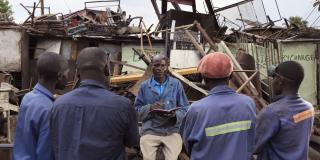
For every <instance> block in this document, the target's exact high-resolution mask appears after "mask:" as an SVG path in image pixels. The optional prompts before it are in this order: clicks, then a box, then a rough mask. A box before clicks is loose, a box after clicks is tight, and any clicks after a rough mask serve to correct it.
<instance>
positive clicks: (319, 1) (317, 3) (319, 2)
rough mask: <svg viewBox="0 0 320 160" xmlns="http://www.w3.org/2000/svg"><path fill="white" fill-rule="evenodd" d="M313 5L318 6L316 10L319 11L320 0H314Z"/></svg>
mask: <svg viewBox="0 0 320 160" xmlns="http://www.w3.org/2000/svg"><path fill="white" fill-rule="evenodd" d="M313 7H318V11H320V0H316V1H314V3H313Z"/></svg>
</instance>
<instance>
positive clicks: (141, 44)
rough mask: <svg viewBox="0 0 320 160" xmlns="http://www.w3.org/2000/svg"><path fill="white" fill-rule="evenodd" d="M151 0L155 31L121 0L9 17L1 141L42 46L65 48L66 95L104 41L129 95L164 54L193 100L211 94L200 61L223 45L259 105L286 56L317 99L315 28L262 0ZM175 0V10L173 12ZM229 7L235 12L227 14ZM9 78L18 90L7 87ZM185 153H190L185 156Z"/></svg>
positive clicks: (116, 83) (8, 135) (117, 80)
mask: <svg viewBox="0 0 320 160" xmlns="http://www.w3.org/2000/svg"><path fill="white" fill-rule="evenodd" d="M151 2H152V4H153V6H154V9H155V12H156V14H157V16H158V18H159V24H158V25H157V26H156V29H155V31H153V32H151V27H147V26H146V25H145V23H144V21H143V17H131V16H127V13H126V12H125V11H122V10H121V8H120V1H119V0H118V1H116V3H117V5H116V6H117V8H116V10H111V9H110V8H108V7H107V8H106V9H105V10H103V11H101V10H93V9H89V8H87V4H88V3H85V6H86V7H85V9H83V10H79V11H76V12H73V13H69V14H62V13H58V14H48V15H43V16H40V17H35V16H34V11H35V10H36V8H37V4H34V6H33V10H32V11H29V10H28V12H29V14H30V16H29V17H28V18H27V19H26V21H25V22H24V23H23V24H19V25H18V24H14V23H12V22H10V21H7V20H6V19H3V21H1V22H0V35H1V36H0V42H1V43H0V47H1V48H3V50H2V51H0V53H1V54H0V68H1V71H2V74H1V77H2V78H1V82H5V83H3V84H2V85H1V89H0V95H1V94H2V95H3V96H1V97H3V98H2V99H3V100H4V101H3V102H1V106H0V109H1V108H2V109H3V111H2V110H0V111H2V112H3V113H2V114H0V123H1V124H0V126H1V127H2V126H6V127H2V128H1V127H0V143H1V142H2V143H12V142H13V140H14V139H13V136H12V135H13V133H14V126H15V121H16V119H15V117H16V115H17V111H18V105H17V104H18V103H19V98H20V99H21V97H22V96H23V95H24V94H25V93H26V92H28V91H30V90H31V88H32V87H33V86H34V85H35V83H36V82H37V76H36V73H35V71H34V70H35V62H36V59H37V57H38V56H39V55H40V54H41V53H42V52H44V51H52V52H56V53H59V54H61V55H63V56H65V57H66V58H67V59H68V60H69V65H70V75H69V77H70V79H69V87H68V89H67V90H65V91H59V93H61V94H62V93H63V92H66V91H68V90H71V89H73V88H74V87H76V86H77V81H78V80H77V76H76V70H75V61H76V59H77V56H78V53H79V52H80V50H82V49H83V48H85V47H93V46H95V47H101V48H104V49H105V50H106V52H107V53H108V54H110V56H111V62H112V66H111V72H112V75H113V77H112V79H111V83H112V90H114V91H116V92H118V93H119V94H121V95H124V96H127V97H129V98H131V99H133V98H134V97H135V94H136V93H137V90H138V88H139V85H140V83H141V82H142V81H143V80H145V79H147V78H148V76H150V75H151V71H150V68H149V67H148V65H149V64H150V59H151V57H152V56H153V55H154V54H157V53H166V54H167V56H168V57H169V58H170V67H171V68H170V69H169V70H170V74H172V75H173V76H175V77H176V78H178V79H179V80H181V81H182V82H183V84H184V87H185V91H186V94H187V96H188V98H189V100H190V101H191V102H192V101H196V100H198V99H200V98H202V97H204V96H206V94H207V91H206V90H205V89H203V88H201V80H202V79H201V76H199V74H197V70H196V67H197V64H198V62H199V60H200V59H201V57H202V56H204V55H206V54H207V53H209V52H211V51H218V50H219V51H223V52H225V53H227V54H228V55H229V56H230V57H231V59H232V61H233V63H234V66H235V68H234V69H235V73H234V74H233V77H232V83H231V85H232V87H233V88H235V89H237V92H241V93H244V94H247V95H249V96H251V97H252V98H254V99H255V101H256V103H257V106H258V109H261V108H262V107H264V106H265V105H266V104H268V103H269V102H270V99H271V95H272V93H271V89H270V79H269V77H268V76H267V68H268V67H269V66H271V65H275V64H279V63H281V62H282V61H286V60H296V61H299V62H300V63H301V64H302V65H303V66H304V67H305V69H306V78H305V81H304V83H303V85H302V88H301V93H302V97H304V98H305V99H306V100H308V101H310V102H312V104H314V105H315V106H317V105H319V102H320V94H319V93H318V91H319V87H320V86H319V84H318V81H319V78H320V77H319V74H318V70H319V68H320V66H319V64H318V63H317V62H318V57H319V55H320V50H319V41H320V39H317V38H316V37H318V36H317V35H319V32H318V31H317V30H314V29H308V30H301V29H299V28H297V27H296V26H292V25H290V24H288V23H286V24H287V27H286V28H282V27H276V26H275V24H274V22H273V21H272V20H271V19H270V18H269V17H268V16H267V15H266V13H260V12H259V13H258V10H259V9H261V7H263V3H262V1H261V0H244V1H241V2H238V3H235V4H231V5H228V6H225V7H222V8H218V9H214V7H213V4H212V3H211V1H210V0H205V1H204V2H205V5H206V8H207V11H208V13H197V12H196V11H197V6H196V3H195V0H162V1H161V11H160V9H159V7H158V2H157V1H156V0H151ZM169 3H171V4H172V6H173V8H174V9H171V10H169V11H168V4H169ZM179 4H185V5H190V6H192V12H189V11H183V10H182V9H181V8H180V5H179ZM259 7H260V8H259ZM248 8H249V9H248ZM235 9H236V10H235ZM229 12H232V13H233V14H232V15H233V16H230V15H229V14H227V13H229ZM251 12H252V13H251ZM184 17H190V18H187V19H186V18H184ZM133 24H137V25H135V26H134V25H133ZM8 37H10V39H8ZM306 46H308V47H306ZM307 81H308V82H307ZM310 81H312V82H310ZM8 84H12V85H13V86H15V87H16V88H18V89H14V87H12V86H11V87H9V88H8ZM9 95H10V96H9ZM9 97H10V98H9ZM9 100H10V102H11V104H10V103H9ZM317 114H318V115H319V113H317ZM319 128H320V120H319V116H318V117H317V118H316V124H315V129H314V133H315V134H314V136H312V139H311V141H312V142H311V149H310V152H311V153H312V154H313V155H314V156H315V157H316V156H319V154H320V153H318V152H317V150H319V145H320V144H319V136H320V130H319ZM1 137H2V139H1ZM0 152H1V151H0ZM181 157H182V158H181V159H183V157H184V158H185V159H187V158H186V157H185V155H182V156H181Z"/></svg>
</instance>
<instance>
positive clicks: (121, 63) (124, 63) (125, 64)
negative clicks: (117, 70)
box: [110, 60, 146, 71]
mask: <svg viewBox="0 0 320 160" xmlns="http://www.w3.org/2000/svg"><path fill="white" fill-rule="evenodd" d="M110 62H111V63H114V64H120V65H123V66H128V67H131V68H134V69H139V70H141V71H146V69H144V68H141V67H137V66H134V65H131V64H128V63H127V62H121V61H116V60H110Z"/></svg>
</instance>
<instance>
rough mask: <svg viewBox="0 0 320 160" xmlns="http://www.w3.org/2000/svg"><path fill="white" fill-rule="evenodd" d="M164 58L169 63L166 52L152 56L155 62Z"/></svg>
mask: <svg viewBox="0 0 320 160" xmlns="http://www.w3.org/2000/svg"><path fill="white" fill-rule="evenodd" d="M161 60H164V61H165V62H166V64H167V65H169V60H168V58H167V57H166V56H165V55H164V54H156V55H155V56H153V57H152V59H151V62H152V63H154V62H155V61H161Z"/></svg>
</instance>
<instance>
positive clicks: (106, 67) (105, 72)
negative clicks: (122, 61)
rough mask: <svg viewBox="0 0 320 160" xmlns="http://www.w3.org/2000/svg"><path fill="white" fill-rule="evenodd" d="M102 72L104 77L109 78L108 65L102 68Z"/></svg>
mask: <svg viewBox="0 0 320 160" xmlns="http://www.w3.org/2000/svg"><path fill="white" fill-rule="evenodd" d="M103 72H104V75H105V76H110V70H109V66H108V64H106V65H105V66H104V69H103Z"/></svg>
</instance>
